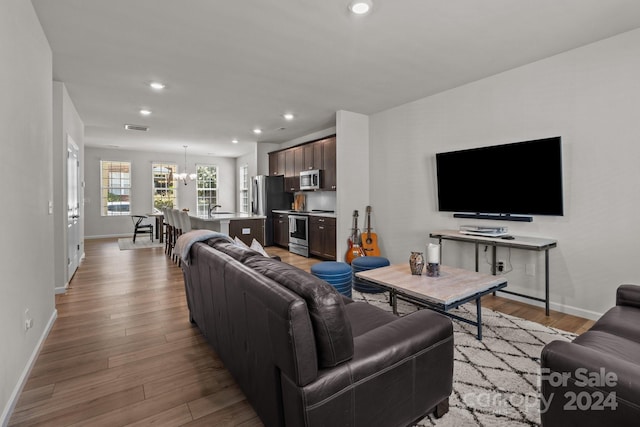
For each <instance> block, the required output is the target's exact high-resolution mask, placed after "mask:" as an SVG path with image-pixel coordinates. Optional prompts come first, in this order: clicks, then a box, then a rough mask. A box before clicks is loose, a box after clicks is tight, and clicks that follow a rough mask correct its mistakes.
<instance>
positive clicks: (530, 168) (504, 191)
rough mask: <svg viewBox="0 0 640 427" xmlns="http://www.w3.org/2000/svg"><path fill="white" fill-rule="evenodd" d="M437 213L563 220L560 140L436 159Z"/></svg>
mask: <svg viewBox="0 0 640 427" xmlns="http://www.w3.org/2000/svg"><path fill="white" fill-rule="evenodd" d="M436 168H437V181H438V210H439V211H441V212H457V214H455V215H454V216H456V217H462V218H480V219H503V220H513V221H532V218H531V217H530V216H527V215H556V216H561V215H563V213H564V209H563V194H562V144H561V138H560V137H554V138H546V139H537V140H533V141H524V142H516V143H511V144H503V145H493V146H489V147H480V148H473V149H469V150H460V151H450V152H446V153H437V154H436Z"/></svg>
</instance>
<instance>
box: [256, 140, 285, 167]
mask: <svg viewBox="0 0 640 427" xmlns="http://www.w3.org/2000/svg"><path fill="white" fill-rule="evenodd" d="M280 148H281V147H280V144H272V143H268V142H260V143H258V144H257V148H256V151H257V156H258V164H257V167H258V169H257V172H256V175H269V172H270V171H269V153H270V152H272V151H276V150H279V149H280Z"/></svg>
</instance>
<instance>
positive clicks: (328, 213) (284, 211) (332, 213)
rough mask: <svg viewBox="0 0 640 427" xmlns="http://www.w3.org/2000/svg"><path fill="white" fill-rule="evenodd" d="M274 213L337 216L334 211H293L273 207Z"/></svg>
mask: <svg viewBox="0 0 640 427" xmlns="http://www.w3.org/2000/svg"><path fill="white" fill-rule="evenodd" d="M271 212H274V213H283V214H287V215H307V216H321V217H325V218H337V215H336V214H335V213H334V212H314V211H294V210H291V209H274V210H273V211H271Z"/></svg>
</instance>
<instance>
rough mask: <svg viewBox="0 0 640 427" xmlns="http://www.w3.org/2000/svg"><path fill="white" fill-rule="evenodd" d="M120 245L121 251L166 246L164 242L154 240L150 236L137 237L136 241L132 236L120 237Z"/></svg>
mask: <svg viewBox="0 0 640 427" xmlns="http://www.w3.org/2000/svg"><path fill="white" fill-rule="evenodd" d="M118 247H119V248H120V250H121V251H127V250H130V249H147V248H164V243H160V242H158V241H157V240H154V241H153V242H152V241H151V240H149V237H146V236H143V237H136V242H135V243H133V239H132V238H131V237H128V238H124V239H118Z"/></svg>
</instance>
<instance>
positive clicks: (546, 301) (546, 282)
mask: <svg viewBox="0 0 640 427" xmlns="http://www.w3.org/2000/svg"><path fill="white" fill-rule="evenodd" d="M432 237H433V236H432ZM442 240H447V239H444V238H443V237H442V236H438V243H439V244H440V260H442ZM451 240H463V239H458V238H457V239H451ZM469 241H472V242H473V243H475V261H476V272H478V269H479V264H480V262H479V261H480V245H485V246H491V274H493V275H494V276H495V275H496V274H497V270H496V265H497V259H496V248H497V247H498V246H505V247H511V246H510V245H508V244H503V245H501V244H495V243H492V242H483V241H477V240H472V239H469ZM550 247H555V244H554V245H553V246H550ZM550 247H546V248H544V249H542V250H544V298H538V297H534V296H532V295H525V294H521V293H518V292H513V291H507V290H505V289H501V290H500V292H504V293H505V294H510V295H515V296H518V297H521V298H527V299H531V300H535V301H540V302H543V303H544V312H545V314H546V315H547V316H548V315H549V248H550ZM516 249H523V250H534V249H527V248H522V247H518V248H516ZM538 251H539V250H538ZM495 294H496V292H493V295H495Z"/></svg>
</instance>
